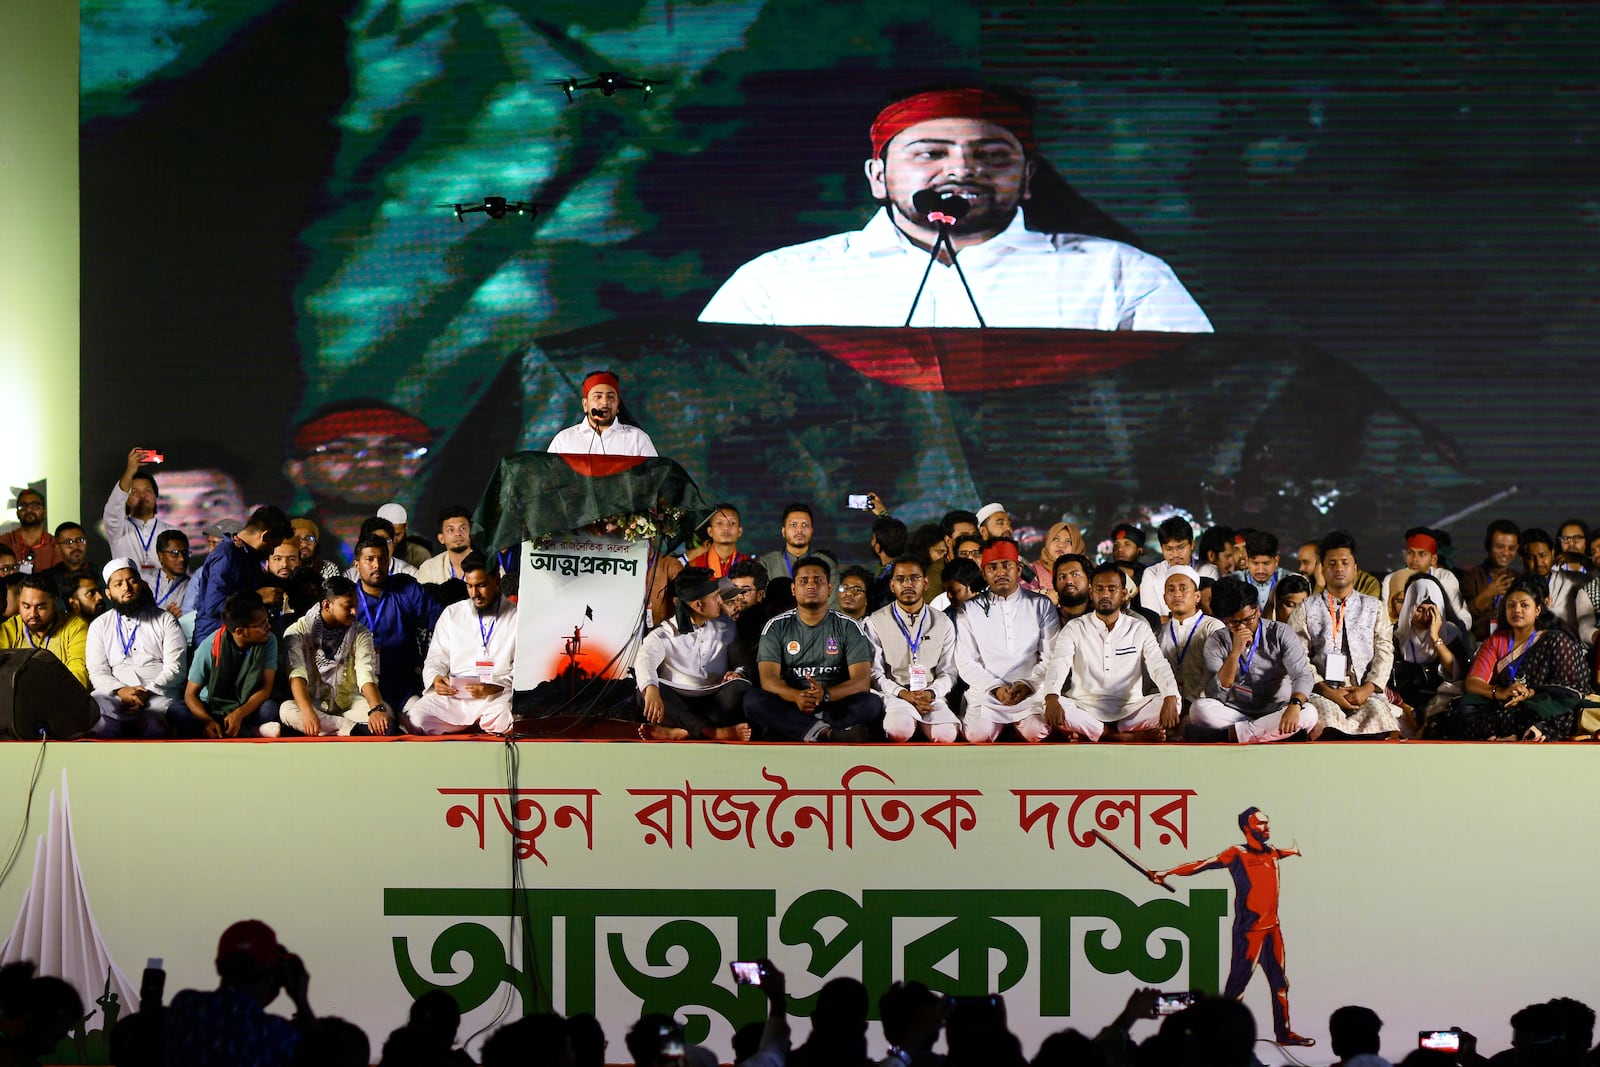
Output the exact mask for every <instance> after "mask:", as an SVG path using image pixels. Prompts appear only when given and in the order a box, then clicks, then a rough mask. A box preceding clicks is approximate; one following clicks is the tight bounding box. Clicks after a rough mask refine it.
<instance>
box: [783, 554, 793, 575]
mask: <svg viewBox="0 0 1600 1067" xmlns="http://www.w3.org/2000/svg"><path fill="white" fill-rule="evenodd" d="M783 569H784V570H786V571H788V572H789V580H790V581H793V580H794V560H792V559H790V558H789V546H788V545H784V546H783Z"/></svg>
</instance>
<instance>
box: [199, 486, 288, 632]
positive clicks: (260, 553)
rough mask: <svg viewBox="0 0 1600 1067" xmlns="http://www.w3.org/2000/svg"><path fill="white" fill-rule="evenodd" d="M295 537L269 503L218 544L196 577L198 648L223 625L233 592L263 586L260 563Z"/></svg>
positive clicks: (285, 520)
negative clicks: (226, 602)
mask: <svg viewBox="0 0 1600 1067" xmlns="http://www.w3.org/2000/svg"><path fill="white" fill-rule="evenodd" d="M293 536H294V527H292V526H290V525H289V517H288V516H287V515H285V514H284V513H283V512H282V511H281V510H280V509H278V508H275V507H273V506H272V505H270V504H269V505H267V506H266V507H263V508H257V509H256V510H255V511H254V512H253V513H251V515H250V521H248V522H246V523H245V524H244V529H242V530H240V531H239V532H238V533H236V534H234V535H233V536H232V537H229V538H227V539H226V540H223V541H219V542H218V543H217V547H216V548H214V549H212V550H211V554H210V556H209V557H208V558H207V559H206V562H205V566H204V567H202V568H201V569H200V573H199V574H197V575H195V577H194V582H195V583H196V588H195V606H194V644H195V647H199V646H200V645H201V644H202V643H204V642H205V640H206V638H208V637H210V636H211V635H212V634H214V633H216V632H217V630H218V629H219V628H220V627H221V626H222V605H223V602H224V601H226V600H227V599H228V597H229V596H231V595H232V594H234V593H238V592H242V591H244V590H246V589H255V588H257V587H258V586H260V585H261V564H262V563H263V562H265V561H266V558H267V557H268V556H269V555H271V554H272V550H273V549H275V548H277V547H278V546H279V545H281V544H283V542H285V541H287V540H289V538H291V537H293Z"/></svg>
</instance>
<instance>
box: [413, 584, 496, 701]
mask: <svg viewBox="0 0 1600 1067" xmlns="http://www.w3.org/2000/svg"><path fill="white" fill-rule="evenodd" d="M485 637H487V641H486V640H485ZM516 650H517V606H516V605H515V604H513V603H512V602H511V601H509V600H507V599H506V598H505V597H501V598H500V600H499V602H498V604H497V605H496V609H495V613H494V615H493V616H489V615H479V614H478V609H477V608H475V607H473V606H472V601H470V600H461V601H457V602H456V603H454V604H451V605H450V606H449V607H447V608H445V609H444V611H443V613H441V614H440V616H439V621H438V622H437V623H435V624H434V627H433V640H432V641H429V642H428V656H427V658H426V659H425V660H423V662H422V685H423V691H424V692H430V691H431V689H432V686H433V680H434V679H435V678H445V679H450V678H467V679H470V680H472V681H475V682H476V681H487V682H488V683H489V684H491V685H498V686H501V687H503V688H504V689H505V690H506V691H507V692H508V693H509V692H510V690H511V676H512V667H513V665H514V660H515V659H516ZM479 660H490V661H492V662H493V664H494V667H493V669H492V671H491V672H490V676H489V677H488V678H486V679H485V678H481V677H480V676H479V674H478V661H479Z"/></svg>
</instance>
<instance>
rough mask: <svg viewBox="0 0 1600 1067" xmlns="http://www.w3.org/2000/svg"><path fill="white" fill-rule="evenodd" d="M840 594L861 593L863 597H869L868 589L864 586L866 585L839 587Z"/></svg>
mask: <svg viewBox="0 0 1600 1067" xmlns="http://www.w3.org/2000/svg"><path fill="white" fill-rule="evenodd" d="M839 592H841V593H860V594H861V595H862V596H866V595H867V587H866V586H864V585H841V586H840V587H839Z"/></svg>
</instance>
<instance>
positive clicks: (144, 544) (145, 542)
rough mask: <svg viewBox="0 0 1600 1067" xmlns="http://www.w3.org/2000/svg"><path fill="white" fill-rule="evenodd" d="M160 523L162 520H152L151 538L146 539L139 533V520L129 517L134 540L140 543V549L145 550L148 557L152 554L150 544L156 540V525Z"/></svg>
mask: <svg viewBox="0 0 1600 1067" xmlns="http://www.w3.org/2000/svg"><path fill="white" fill-rule="evenodd" d="M160 521H161V520H159V519H151V520H150V536H149V537H145V536H144V535H143V534H141V533H139V520H138V519H135V518H134V517H133V516H132V515H129V516H128V524H129V525H130V526H132V527H133V537H134V540H136V541H138V542H139V547H140V548H142V549H144V552H145V555H147V556H148V555H149V554H150V542H152V541H154V540H155V539H156V523H158V522H160Z"/></svg>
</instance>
